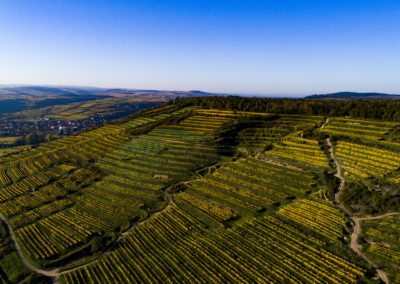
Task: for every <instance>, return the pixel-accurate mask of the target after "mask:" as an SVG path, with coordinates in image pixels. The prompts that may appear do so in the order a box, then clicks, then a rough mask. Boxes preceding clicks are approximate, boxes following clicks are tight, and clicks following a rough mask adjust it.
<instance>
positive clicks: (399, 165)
mask: <svg viewBox="0 0 400 284" xmlns="http://www.w3.org/2000/svg"><path fill="white" fill-rule="evenodd" d="M336 156H337V157H338V158H339V160H340V161H341V164H342V167H343V168H344V169H345V175H346V176H348V177H349V178H351V179H355V180H358V179H360V178H362V179H365V178H369V177H384V176H385V175H387V174H389V173H391V172H393V171H395V170H397V169H400V154H398V153H397V152H393V151H388V150H382V149H378V148H374V147H369V146H365V145H361V144H355V143H349V142H343V141H339V142H338V143H337V146H336Z"/></svg>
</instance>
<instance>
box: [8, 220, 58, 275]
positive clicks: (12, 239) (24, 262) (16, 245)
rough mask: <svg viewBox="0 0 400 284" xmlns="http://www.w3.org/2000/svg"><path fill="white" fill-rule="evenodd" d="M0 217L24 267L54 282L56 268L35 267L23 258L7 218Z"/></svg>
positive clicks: (56, 273) (56, 272)
mask: <svg viewBox="0 0 400 284" xmlns="http://www.w3.org/2000/svg"><path fill="white" fill-rule="evenodd" d="M0 219H1V220H2V221H3V222H4V223H5V224H6V225H7V230H8V233H9V235H10V238H11V242H12V243H13V245H14V248H15V251H16V252H17V255H18V257H19V259H20V260H21V262H22V263H23V264H24V265H25V267H27V268H28V269H29V270H31V271H34V272H36V273H38V274H42V275H45V276H47V277H49V278H51V279H52V280H53V281H54V282H55V281H56V278H57V277H58V276H59V273H58V269H53V270H44V269H40V268H37V267H35V266H33V265H32V264H30V263H29V262H28V261H27V260H26V259H25V257H24V255H23V254H22V251H21V249H20V247H19V245H18V242H17V241H16V239H15V234H14V232H13V230H12V229H11V227H10V224H9V223H8V220H7V218H5V217H4V216H3V215H2V214H0Z"/></svg>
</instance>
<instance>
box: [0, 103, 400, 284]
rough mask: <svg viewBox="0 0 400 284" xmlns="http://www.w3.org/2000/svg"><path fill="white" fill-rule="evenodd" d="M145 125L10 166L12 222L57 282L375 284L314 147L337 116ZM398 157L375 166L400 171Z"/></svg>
mask: <svg viewBox="0 0 400 284" xmlns="http://www.w3.org/2000/svg"><path fill="white" fill-rule="evenodd" d="M162 110H164V111H165V112H162ZM134 117H135V118H133V119H131V120H122V121H123V122H121V121H120V122H119V123H116V124H109V125H106V126H104V127H100V128H98V129H95V130H93V131H88V132H86V133H81V134H80V135H77V136H71V137H66V138H63V139H60V140H56V141H51V142H48V143H43V144H42V145H40V146H39V147H36V148H34V149H30V150H27V151H22V152H21V153H20V154H18V155H11V156H8V157H3V158H2V161H0V185H1V188H0V213H1V214H2V215H3V216H4V217H6V218H7V223H8V224H9V226H10V228H11V229H12V231H13V232H14V234H15V237H16V240H17V243H18V244H19V247H20V248H21V252H22V255H23V257H24V258H25V259H26V261H27V262H29V263H32V265H34V266H36V267H38V268H41V269H42V270H40V271H42V273H43V274H45V273H44V272H43V271H45V272H46V271H47V272H46V273H49V274H48V275H53V273H54V275H55V276H54V277H56V278H58V280H59V281H60V282H61V283H161V282H163V283H164V282H169V283H184V282H185V283H186V282H190V283H192V282H199V283H255V282H257V283H356V282H358V281H360V280H362V279H364V277H368V278H370V276H371V269H369V268H368V267H367V265H364V264H363V263H362V262H361V261H360V260H359V259H357V257H356V256H355V255H354V254H352V253H351V252H350V251H349V250H346V246H347V243H346V242H347V239H348V235H347V234H348V232H347V231H346V229H345V222H346V219H345V218H344V216H343V215H342V213H341V212H340V211H339V210H338V209H337V207H336V206H335V205H333V204H332V203H330V202H328V201H324V200H321V199H318V198H316V197H315V195H314V194H313V193H316V192H319V191H320V192H322V189H323V187H324V188H325V187H326V186H328V185H327V183H328V182H332V180H328V178H330V179H332V177H331V175H332V174H333V169H332V168H331V163H330V160H329V158H328V155H327V154H326V153H324V151H323V150H322V149H323V148H322V146H323V145H322V143H321V141H318V140H314V139H311V138H310V135H311V133H315V131H314V132H313V131H312V130H313V129H316V128H319V127H320V126H321V124H322V122H323V121H324V119H323V117H321V116H303V115H276V114H268V113H255V112H238V111H222V110H216V109H201V108H194V107H189V108H184V109H180V110H176V108H175V107H174V106H172V107H171V106H164V107H161V108H159V109H158V110H157V109H153V110H150V111H149V112H145V113H144V114H143V115H141V116H139V115H138V116H134ZM306 133H308V134H306ZM307 135H308V136H307ZM382 135H384V134H382ZM312 137H314V138H315V137H318V136H312ZM338 145H340V144H338ZM343 145H345V144H342V146H343ZM342 146H340V147H342ZM271 147H272V150H270V148H271ZM340 147H339V146H338V148H337V153H339V152H340V151H342V152H344V150H343V149H344V147H342V148H340ZM349 147H350V148H351V151H352V152H351V154H353V153H357V155H361V154H362V153H364V152H365V151H367V149H364V148H363V147H365V146H361V144H358V145H357V147H353V145H351V146H349ZM242 148H245V150H244V151H241V149H242ZM265 149H268V151H266V152H265ZM360 153H361V154H360ZM393 155H394V154H393V153H392V152H390V151H386V152H385V151H383V150H382V151H380V152H378V153H377V154H376V155H375V156H376V157H377V158H376V159H375V158H373V159H370V163H371V161H376V162H378V161H380V162H381V164H384V161H385V159H388V160H390V162H389V163H388V164H389V165H391V166H395V165H397V164H395V163H397V162H396V159H397V158H396V159H395V158H393V157H394V156H393ZM338 157H341V156H340V155H339V154H338ZM396 157H397V156H396ZM399 161H400V160H399ZM381 168H385V169H388V170H389V168H388V166H387V165H386V166H381ZM393 170H395V169H392V168H390V171H393ZM324 172H325V173H324ZM388 173H389V172H387V173H386V172H385V175H386V174H388ZM324 178H325V179H324ZM311 194H313V195H311ZM64 264H67V266H64ZM55 268H60V270H57V269H55ZM46 269H47V270H46ZM62 269H67V270H65V272H62ZM0 275H2V274H1V271H0Z"/></svg>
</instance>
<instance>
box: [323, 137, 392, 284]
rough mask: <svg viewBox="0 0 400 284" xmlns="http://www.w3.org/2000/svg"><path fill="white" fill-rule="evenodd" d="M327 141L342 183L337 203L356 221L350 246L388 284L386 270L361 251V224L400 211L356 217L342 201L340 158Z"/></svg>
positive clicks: (327, 140) (328, 139)
mask: <svg viewBox="0 0 400 284" xmlns="http://www.w3.org/2000/svg"><path fill="white" fill-rule="evenodd" d="M326 142H327V144H328V146H329V153H330V156H331V158H332V160H333V161H334V162H335V166H336V173H335V176H336V177H337V178H339V179H340V184H339V188H338V190H337V192H336V193H335V203H336V205H337V206H338V207H339V208H340V210H342V211H343V212H344V213H345V214H346V215H347V216H348V217H349V218H350V219H351V220H352V221H353V223H354V230H353V233H352V234H351V237H350V248H351V249H352V250H353V251H354V252H355V253H356V254H358V255H359V256H360V257H361V258H362V259H363V260H364V261H366V262H367V263H368V264H369V265H371V266H372V267H373V268H374V269H375V270H376V272H377V273H378V276H379V278H380V279H381V280H382V281H383V282H384V283H386V284H389V278H388V276H387V274H386V272H384V271H383V270H381V269H379V267H378V265H376V264H375V263H373V262H372V261H371V260H370V259H369V258H368V257H367V256H366V255H365V254H363V253H362V251H361V246H360V245H359V244H358V238H359V236H360V234H361V225H360V221H364V220H373V219H380V218H384V217H386V216H390V215H396V214H400V213H387V214H384V215H380V216H374V217H364V218H357V217H354V216H352V215H351V214H350V212H349V211H348V210H347V209H346V208H345V207H344V206H343V204H342V203H341V202H340V193H341V191H342V189H343V186H344V179H343V177H342V168H341V167H340V165H339V162H338V160H337V159H336V155H335V153H334V151H333V146H332V142H331V140H330V138H327V139H326Z"/></svg>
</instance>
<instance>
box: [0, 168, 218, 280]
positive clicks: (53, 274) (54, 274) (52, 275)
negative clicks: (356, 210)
mask: <svg viewBox="0 0 400 284" xmlns="http://www.w3.org/2000/svg"><path fill="white" fill-rule="evenodd" d="M220 164H222V163H217V164H214V165H211V166H207V167H204V168H201V169H199V170H197V171H196V172H195V173H194V178H195V179H199V178H200V177H201V176H200V175H199V174H198V172H200V171H202V170H205V169H208V168H212V167H215V166H218V165H220ZM191 181H192V180H188V181H181V182H178V183H175V184H173V185H171V186H169V187H168V188H167V189H165V194H166V197H167V204H166V206H164V208H162V209H161V210H160V211H157V212H154V213H153V214H151V215H149V216H147V217H146V218H145V219H143V220H142V221H140V222H138V223H135V224H133V225H132V226H131V227H130V228H128V229H127V230H126V231H124V232H123V233H122V234H121V235H120V236H119V237H118V238H117V239H116V240H115V241H114V242H113V243H112V245H111V246H110V247H109V248H108V249H107V250H106V251H104V252H103V253H102V254H101V255H99V256H98V257H96V258H95V259H93V260H91V261H89V262H86V263H83V264H80V265H78V266H76V267H73V268H71V269H67V270H64V271H60V270H61V269H62V268H63V267H62V266H60V267H57V268H54V269H52V270H44V269H40V268H37V267H35V266H33V265H32V264H30V263H29V262H28V261H27V259H26V258H25V257H24V255H23V254H22V251H21V249H20V247H19V245H18V242H17V241H16V239H15V234H14V232H13V230H12V229H11V226H10V224H9V223H8V220H7V218H6V217H4V216H3V215H2V214H0V219H1V220H3V221H4V223H5V224H6V225H7V229H8V232H9V235H10V238H11V241H12V243H13V245H14V248H15V251H16V252H17V255H18V257H19V259H20V260H21V262H22V263H23V264H24V265H25V267H26V268H28V269H29V270H31V271H33V272H36V273H38V274H41V275H44V276H47V277H49V278H50V279H51V280H52V281H53V283H58V277H60V276H61V275H62V274H66V273H68V272H72V271H74V270H77V269H80V268H83V267H85V266H88V265H90V264H92V263H94V262H96V261H98V260H99V259H101V258H103V257H105V256H106V255H107V254H109V253H110V252H111V251H112V250H113V249H114V248H115V246H116V245H118V243H120V242H121V240H122V239H123V238H124V237H126V236H127V235H128V234H129V233H130V232H131V231H133V230H134V229H135V228H137V227H139V226H142V225H143V224H144V223H146V222H148V221H150V220H151V219H153V218H155V217H157V216H158V215H160V214H161V213H163V212H165V211H166V210H168V209H169V208H171V206H172V205H173V198H172V194H171V193H169V190H170V189H171V188H172V187H173V186H176V185H178V184H187V183H189V182H191Z"/></svg>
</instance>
